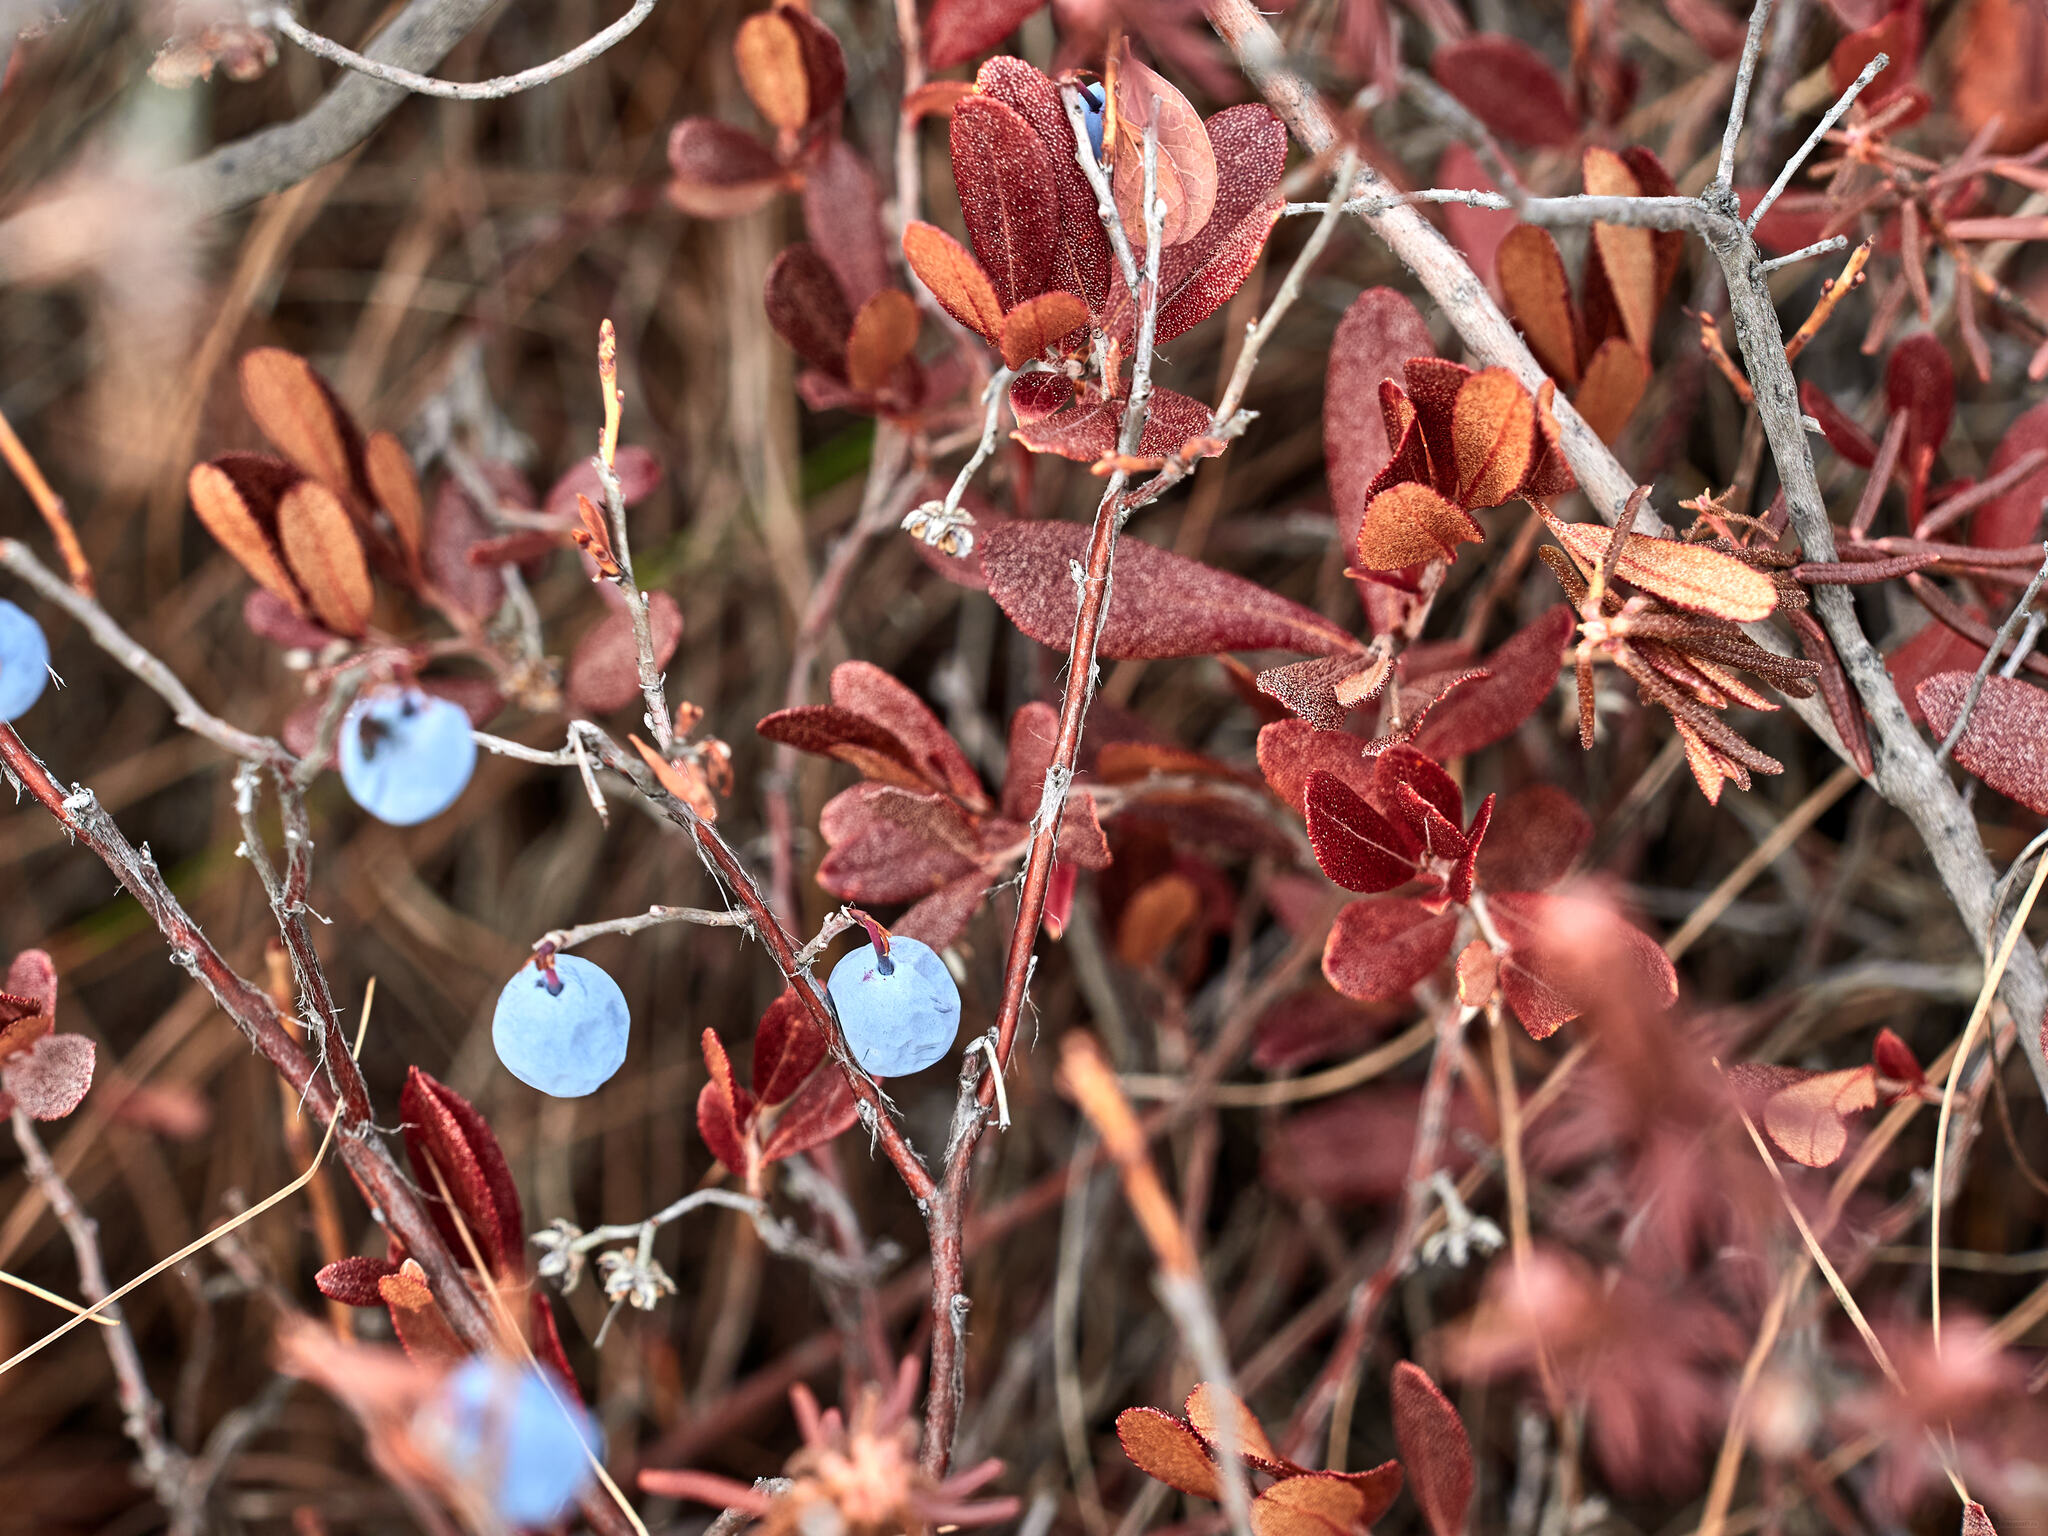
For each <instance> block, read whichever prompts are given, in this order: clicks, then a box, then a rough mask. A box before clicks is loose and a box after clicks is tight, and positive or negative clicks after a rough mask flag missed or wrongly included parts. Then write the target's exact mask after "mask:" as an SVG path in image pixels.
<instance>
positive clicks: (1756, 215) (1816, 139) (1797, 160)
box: [1742, 53, 1891, 232]
mask: <svg viewBox="0 0 2048 1536" xmlns="http://www.w3.org/2000/svg"><path fill="white" fill-rule="evenodd" d="M1890 62H1891V60H1890V59H1889V58H1887V57H1886V56H1885V55H1884V54H1881V53H1880V54H1879V55H1878V56H1877V57H1876V58H1874V59H1872V60H1871V61H1870V62H1869V63H1868V64H1866V65H1864V66H1863V73H1862V74H1860V75H1858V76H1857V77H1856V78H1855V79H1854V80H1853V81H1851V82H1850V85H1849V89H1847V90H1846V91H1844V92H1842V95H1841V98H1840V99H1839V100H1837V101H1836V102H1835V104H1834V105H1833V106H1832V107H1829V108H1828V109H1827V111H1826V112H1825V113H1824V114H1823V115H1822V117H1821V120H1820V121H1819V122H1818V123H1815V124H1814V126H1813V132H1812V133H1810V134H1808V135H1807V136H1806V142H1805V143H1804V144H1802V145H1800V146H1799V152H1798V153H1797V154H1795V155H1793V157H1792V158H1791V159H1789V160H1787V161H1786V162H1785V168H1784V169H1783V170H1781V171H1779V172H1778V179H1777V180H1776V181H1774V182H1772V183H1771V187H1770V190H1769V191H1768V192H1766V193H1764V195H1763V197H1762V198H1761V199H1760V200H1759V201H1758V203H1757V205H1756V206H1755V207H1754V208H1752V209H1751V210H1750V211H1749V217H1748V218H1747V219H1745V220H1744V221H1743V225H1742V227H1743V228H1744V229H1747V230H1750V231H1752V232H1754V231H1755V229H1756V223H1757V220H1758V219H1761V218H1762V217H1763V216H1764V215H1765V214H1767V213H1769V212H1770V211H1771V204H1773V203H1775V202H1776V201H1777V200H1778V195H1779V194H1780V193H1782V192H1783V191H1784V190H1785V188H1786V187H1788V186H1790V185H1791V183H1792V178H1793V177H1794V176H1795V175H1797V174H1798V173H1799V167H1800V166H1802V165H1804V164H1806V157H1807V156H1808V155H1810V154H1812V153H1813V152H1814V150H1815V149H1817V148H1819V147H1820V141H1821V139H1822V138H1823V137H1824V136H1825V135H1826V133H1827V131H1828V130H1829V129H1830V128H1832V127H1834V126H1835V123H1836V122H1837V120H1839V119H1840V117H1841V115H1842V114H1843V113H1844V112H1846V111H1848V110H1849V106H1850V103H1852V102H1854V101H1855V100H1856V98H1857V97H1858V96H1860V95H1862V94H1863V87H1865V86H1866V85H1868V84H1870V82H1871V81H1873V80H1875V79H1876V78H1877V72H1878V71H1879V70H1881V69H1883V68H1884V67H1885V65H1887V64H1889V63H1890Z"/></svg>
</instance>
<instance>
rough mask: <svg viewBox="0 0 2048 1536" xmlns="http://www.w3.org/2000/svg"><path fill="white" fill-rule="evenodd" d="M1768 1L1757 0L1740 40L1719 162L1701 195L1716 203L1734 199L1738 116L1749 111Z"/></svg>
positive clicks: (1768, 15) (1766, 23) (1768, 14)
mask: <svg viewBox="0 0 2048 1536" xmlns="http://www.w3.org/2000/svg"><path fill="white" fill-rule="evenodd" d="M1770 21H1771V0H1757V3H1756V7H1755V9H1753V10H1752V11H1751V12H1750V13H1749V33H1748V35H1747V36H1746V37H1744V38H1743V40H1742V62H1741V63H1740V64H1738V65H1737V66H1736V67H1735V94H1734V97H1733V99H1731V100H1730V102H1729V104H1728V126H1727V127H1726V128H1724V129H1723V130H1722V132H1721V161H1720V164H1719V165H1718V166H1716V167H1715V170H1714V180H1713V183H1712V185H1710V186H1709V187H1708V188H1707V191H1706V193H1705V194H1704V195H1705V196H1706V197H1707V198H1708V199H1709V200H1710V201H1713V202H1716V203H1720V202H1725V201H1726V200H1727V199H1729V198H1731V197H1733V196H1734V186H1735V146H1736V145H1737V143H1738V142H1740V140H1741V138H1742V116H1743V113H1744V112H1746V111H1748V109H1749V93H1750V88H1751V84H1752V82H1753V81H1754V80H1755V78H1756V61H1757V58H1758V56H1759V55H1760V54H1762V52H1763V48H1764V32H1765V31H1766V29H1767V28H1768V27H1769V26H1770Z"/></svg>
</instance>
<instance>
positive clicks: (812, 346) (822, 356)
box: [761, 240, 853, 379]
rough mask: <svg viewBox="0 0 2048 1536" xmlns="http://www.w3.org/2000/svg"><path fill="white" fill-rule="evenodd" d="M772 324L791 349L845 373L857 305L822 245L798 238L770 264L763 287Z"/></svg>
mask: <svg viewBox="0 0 2048 1536" xmlns="http://www.w3.org/2000/svg"><path fill="white" fill-rule="evenodd" d="M761 298H762V303H763V304H764V305H765V306H766V307H767V310H768V323H769V325H771V326H772V327H774V330H775V334H776V335H778V336H780V337H781V338H782V339H783V340H784V341H785V342H787V343H788V344H789V346H790V349H791V350H792V351H794V352H795V353H796V355H797V356H798V357H801V358H802V359H803V360H804V361H805V362H807V363H809V364H810V365H811V366H812V367H813V368H817V369H821V370H823V371H824V372H825V373H828V374H830V375H831V376H832V377H833V378H835V379H844V378H845V377H846V337H847V333H848V332H850V331H851V330H852V329H853V307H852V306H851V305H850V304H848V303H847V300H846V295H845V293H843V292H842V291H841V290H840V287H839V279H838V278H837V277H836V276H835V275H834V274H833V271H832V268H831V267H830V266H829V265H828V264H827V263H826V261H825V258H824V257H823V256H821V255H819V254H818V248H817V247H816V246H814V245H811V244H810V243H809V242H808V241H803V240H798V241H796V242H795V243H794V244H792V245H789V246H787V247H785V248H784V249H783V252H782V254H781V255H779V256H777V257H776V258H775V261H774V263H773V264H772V265H771V266H770V267H769V268H768V278H767V281H766V283H765V284H764V285H763V288H762V295H761Z"/></svg>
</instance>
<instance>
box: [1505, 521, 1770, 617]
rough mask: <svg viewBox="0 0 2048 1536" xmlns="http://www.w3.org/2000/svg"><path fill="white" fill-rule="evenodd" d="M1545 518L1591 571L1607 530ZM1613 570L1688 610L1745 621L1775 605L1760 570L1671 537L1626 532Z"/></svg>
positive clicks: (1597, 561)
mask: <svg viewBox="0 0 2048 1536" xmlns="http://www.w3.org/2000/svg"><path fill="white" fill-rule="evenodd" d="M1543 520H1544V521H1545V522H1546V523H1548V524H1549V525H1550V531H1551V533H1552V534H1554V535H1555V536H1556V538H1557V541H1558V542H1559V543H1560V544H1562V545H1564V547H1565V548H1566V549H1568V550H1570V551H1571V553H1572V557H1573V558H1574V559H1575V560H1577V561H1578V562H1579V563H1580V564H1581V565H1582V566H1584V567H1585V568H1587V569H1588V570H1591V569H1593V568H1595V567H1597V566H1598V565H1599V564H1600V560H1601V557H1602V556H1603V555H1605V554H1606V552H1607V538H1608V533H1609V530H1608V529H1607V528H1606V527H1605V526H1603V525H1602V524H1599V523H1565V522H1560V521H1558V519H1557V518H1555V517H1553V516H1551V515H1550V514H1549V513H1545V514H1544V519H1543ZM1615 574H1616V575H1618V576H1620V577H1621V579H1622V580H1623V581H1626V582H1630V583H1632V584H1633V585H1635V586H1638V587H1641V588H1642V589H1643V590H1644V591H1645V592H1647V593H1649V594H1650V595H1651V596H1652V597H1660V598H1662V599H1663V600H1664V601H1665V602H1667V603H1669V604H1671V605H1672V607H1674V608H1683V609H1685V610H1686V611H1687V612H1689V613H1708V614H1712V615H1713V616H1714V617H1715V618H1719V619H1731V620H1733V621H1734V622H1736V623H1738V624H1747V623H1750V622H1752V621H1754V620H1757V619H1761V618H1765V617H1767V616H1769V614H1770V613H1771V611H1772V610H1773V609H1775V608H1776V607H1777V606H1778V588H1777V586H1776V584H1775V583H1774V582H1772V580H1771V578H1770V577H1768V576H1766V575H1765V574H1764V573H1763V572H1762V571H1755V570H1751V569H1750V568H1749V567H1748V566H1746V565H1744V564H1743V563H1742V562H1741V561H1740V560H1737V559H1736V558H1735V557H1734V556H1732V555H1724V554H1722V553H1721V552H1720V551H1719V550H1717V549H1708V548H1706V547H1704V546H1703V545H1699V544H1681V543H1679V542H1678V541H1677V540H1676V539H1652V538H1647V537H1645V536H1644V535H1642V534H1640V533H1632V534H1630V535H1629V536H1628V542H1627V543H1626V544H1624V545H1623V546H1622V550H1621V560H1620V562H1619V563H1618V564H1617V565H1616V566H1615Z"/></svg>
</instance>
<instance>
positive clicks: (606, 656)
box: [562, 592, 683, 717]
mask: <svg viewBox="0 0 2048 1536" xmlns="http://www.w3.org/2000/svg"><path fill="white" fill-rule="evenodd" d="M647 622H648V627H649V628H650V629H651V630H652V631H653V633H654V664H655V666H657V667H665V666H667V665H668V663H669V658H670V657H672V656H674V655H675V653H676V647H677V646H678V645H680V644H681V643H682V639H683V610H682V609H681V608H680V607H678V606H677V605H676V600H675V599H674V598H672V597H670V596H669V595H668V594H667V593H666V592H650V593H648V594H647ZM562 691H563V694H564V696H565V698H566V700H567V702H568V706H569V708H570V710H571V711H572V712H573V713H575V714H579V715H588V716H593V717H595V716H599V715H609V714H612V713H613V712H615V711H617V710H621V709H624V708H625V707H626V706H627V705H629V704H632V703H634V702H635V701H637V700H638V699H639V698H640V652H639V647H638V644H637V642H636V641H635V639H634V637H633V616H632V615H631V614H630V613H628V612H626V611H625V610H624V609H618V610H615V611H614V612H611V613H608V614H606V615H605V616H604V617H603V618H601V619H599V620H598V621H597V622H596V623H595V624H593V625H592V626H591V627H590V629H589V630H588V631H587V632H586V633H585V634H584V636H583V638H582V639H581V640H579V641H577V642H576V649H575V650H574V651H572V652H571V653H570V655H569V669H568V673H567V676H566V677H565V678H564V680H563V686H562Z"/></svg>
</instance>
